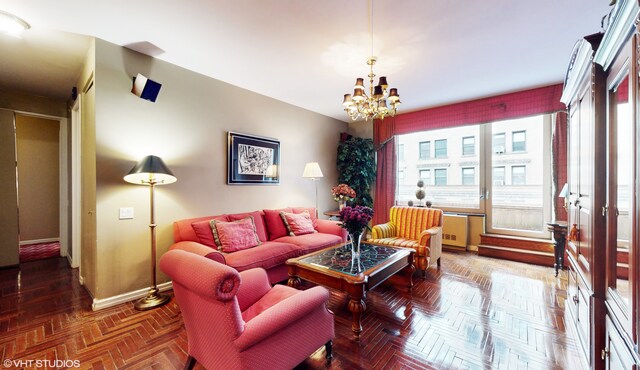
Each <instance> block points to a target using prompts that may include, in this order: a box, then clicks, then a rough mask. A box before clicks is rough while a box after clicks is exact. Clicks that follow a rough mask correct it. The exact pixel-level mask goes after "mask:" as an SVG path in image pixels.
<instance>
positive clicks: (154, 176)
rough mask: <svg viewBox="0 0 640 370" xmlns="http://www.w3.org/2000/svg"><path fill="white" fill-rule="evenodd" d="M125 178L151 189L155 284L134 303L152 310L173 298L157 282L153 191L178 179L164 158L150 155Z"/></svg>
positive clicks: (152, 262) (152, 256) (152, 274)
mask: <svg viewBox="0 0 640 370" xmlns="http://www.w3.org/2000/svg"><path fill="white" fill-rule="evenodd" d="M124 180H125V181H126V182H130V183H132V184H138V185H147V186H149V189H150V204H151V207H150V208H151V212H150V213H151V221H149V229H151V279H152V281H153V286H152V287H151V288H150V289H149V292H148V293H147V296H146V297H144V298H142V299H140V300H138V301H137V302H136V303H135V305H134V307H135V309H136V310H140V311H144V310H150V309H152V308H155V307H159V306H162V305H163V304H166V303H167V302H169V300H170V299H171V298H170V297H169V296H165V295H162V294H160V293H159V292H158V286H157V284H156V220H155V202H154V198H153V192H154V189H155V187H156V185H166V184H171V183H174V182H176V181H177V180H178V179H176V177H175V176H174V175H173V173H171V171H170V170H169V168H168V167H167V166H166V165H165V164H164V162H163V161H162V159H160V158H159V157H156V156H154V155H149V156H146V157H145V158H143V159H142V160H141V161H140V162H139V163H138V164H137V165H135V167H133V169H132V170H131V171H129V173H128V174H127V175H126V176H125V177H124Z"/></svg>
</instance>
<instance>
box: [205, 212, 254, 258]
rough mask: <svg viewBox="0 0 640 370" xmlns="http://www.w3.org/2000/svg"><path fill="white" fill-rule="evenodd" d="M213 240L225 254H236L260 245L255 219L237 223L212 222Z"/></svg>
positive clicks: (249, 218) (251, 218)
mask: <svg viewBox="0 0 640 370" xmlns="http://www.w3.org/2000/svg"><path fill="white" fill-rule="evenodd" d="M211 230H212V232H213V240H214V241H215V243H216V245H218V247H219V249H220V250H221V251H223V252H227V253H228V252H236V251H239V250H243V249H249V248H253V247H255V246H257V245H260V239H259V238H258V234H257V233H256V227H255V224H254V222H253V217H251V216H249V217H247V218H243V219H242V220H237V221H230V222H224V221H217V220H211Z"/></svg>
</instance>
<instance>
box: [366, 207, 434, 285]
mask: <svg viewBox="0 0 640 370" xmlns="http://www.w3.org/2000/svg"><path fill="white" fill-rule="evenodd" d="M443 217H444V214H443V213H442V210H441V209H435V208H420V207H405V206H394V207H391V210H390V211H389V222H387V223H386V224H381V225H375V226H374V227H373V229H372V230H371V239H369V242H372V243H377V244H383V245H390V246H396V247H405V248H413V249H415V250H416V256H415V261H416V262H415V264H416V268H417V269H419V270H421V271H422V274H423V276H424V277H426V274H427V268H428V267H429V265H431V264H432V263H433V262H434V261H436V263H437V265H438V268H440V256H441V255H442V222H443V219H444V218H443Z"/></svg>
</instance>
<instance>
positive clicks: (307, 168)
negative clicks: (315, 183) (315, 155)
mask: <svg viewBox="0 0 640 370" xmlns="http://www.w3.org/2000/svg"><path fill="white" fill-rule="evenodd" d="M302 177H306V178H311V179H317V178H320V177H324V176H323V175H322V170H321V169H320V165H319V164H318V162H309V163H307V164H305V165H304V172H302Z"/></svg>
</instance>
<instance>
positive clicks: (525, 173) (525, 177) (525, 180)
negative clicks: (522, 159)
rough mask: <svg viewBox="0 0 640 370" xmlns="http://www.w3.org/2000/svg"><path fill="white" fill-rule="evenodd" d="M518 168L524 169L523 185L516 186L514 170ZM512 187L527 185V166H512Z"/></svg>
mask: <svg viewBox="0 0 640 370" xmlns="http://www.w3.org/2000/svg"><path fill="white" fill-rule="evenodd" d="M516 168H522V177H523V180H522V183H521V184H516V183H515V182H514V181H513V179H514V178H515V176H514V170H515V169H516ZM519 177H520V175H518V178H519ZM511 185H527V166H526V165H516V166H511Z"/></svg>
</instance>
